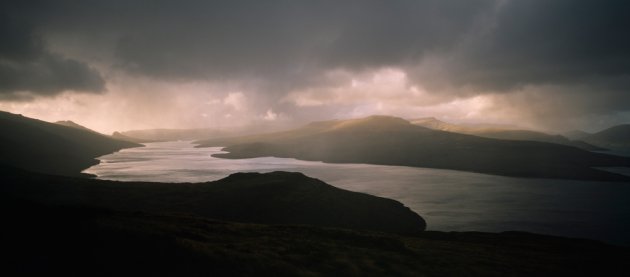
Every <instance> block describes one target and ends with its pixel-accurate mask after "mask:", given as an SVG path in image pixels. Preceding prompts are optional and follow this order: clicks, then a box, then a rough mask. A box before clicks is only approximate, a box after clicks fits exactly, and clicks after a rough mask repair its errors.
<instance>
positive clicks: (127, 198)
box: [0, 168, 630, 276]
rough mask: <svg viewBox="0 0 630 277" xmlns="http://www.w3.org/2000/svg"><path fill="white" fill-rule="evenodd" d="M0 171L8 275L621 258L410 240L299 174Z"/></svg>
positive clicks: (534, 270) (613, 268)
mask: <svg viewBox="0 0 630 277" xmlns="http://www.w3.org/2000/svg"><path fill="white" fill-rule="evenodd" d="M0 173H1V174H0V182H1V183H2V184H3V185H2V186H0V192H1V193H0V206H1V209H0V216H2V218H3V228H2V229H1V230H0V237H2V238H4V239H3V250H4V251H5V253H9V254H10V255H7V257H6V258H5V260H4V261H5V266H3V267H2V268H0V272H1V273H4V275H7V276H16V275H19V276H22V275H44V274H45V275H49V274H61V273H63V274H65V275H78V276H145V275H150V276H191V275H193V276H202V275H203V276H205V275H212V276H251V275H262V276H267V275H273V276H330V275H344V276H384V275H396V276H461V275H468V276H505V275H509V276H532V275H537V276H540V275H560V276H593V275H609V274H611V273H615V274H621V275H623V274H624V273H623V272H627V271H628V269H627V268H626V267H625V264H626V261H627V260H628V258H630V252H629V251H628V249H627V248H622V247H616V246H611V245H607V244H604V243H600V242H596V241H591V240H583V239H569V238H560V237H553V236H544V235H535V234H528V233H520V232H505V233H499V234H494V233H478V232H450V233H445V232H435V231H430V232H427V231H425V232H419V230H422V229H423V228H424V222H423V221H422V220H421V218H420V217H419V216H418V215H416V214H415V213H413V212H411V211H409V210H408V209H406V208H404V207H403V206H402V205H401V204H400V203H397V202H395V201H392V200H388V199H383V198H378V197H374V196H369V195H365V194H360V193H353V192H348V191H343V190H340V189H335V188H334V187H331V186H329V185H327V184H325V183H322V182H320V181H318V180H315V179H311V178H308V177H306V176H303V175H301V174H296V173H285V172H275V173H268V174H257V173H248V174H235V175H232V176H230V177H228V178H225V179H223V180H219V181H216V182H211V183H199V184H165V183H138V182H110V181H102V180H95V179H85V178H71V177H63V176H47V175H42V174H36V173H29V172H24V171H21V170H15V169H10V168H0ZM217 201H218V202H217ZM297 218H299V220H296V219H297ZM225 220H229V221H239V222H241V223H235V222H226V221H225ZM243 222H258V224H252V223H243ZM269 223H273V224H269ZM288 223H292V224H295V223H297V224H299V225H287V224H288ZM324 226H331V227H335V228H329V227H324ZM340 227H343V228H340ZM374 227H376V228H374ZM365 229H368V230H373V229H376V230H381V231H386V232H374V231H367V230H365ZM388 232H398V233H400V232H402V233H403V234H394V233H388ZM69 263H71V264H69Z"/></svg>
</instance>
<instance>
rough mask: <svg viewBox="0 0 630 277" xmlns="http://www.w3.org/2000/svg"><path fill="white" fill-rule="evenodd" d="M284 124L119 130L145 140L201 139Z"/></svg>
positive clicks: (126, 134) (250, 132) (277, 126)
mask: <svg viewBox="0 0 630 277" xmlns="http://www.w3.org/2000/svg"><path fill="white" fill-rule="evenodd" d="M281 127H282V126H280V125H278V124H274V123H270V122H255V123H252V124H249V125H247V126H231V127H228V128H217V129H215V128H196V129H195V128H193V129H144V130H129V131H124V132H118V133H119V134H121V135H123V136H128V137H132V138H137V139H141V140H143V141H176V140H201V139H208V138H216V137H225V136H242V135H247V134H254V133H257V132H263V131H267V132H269V131H270V130H279V128H281Z"/></svg>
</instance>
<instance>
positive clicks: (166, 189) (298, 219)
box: [0, 169, 426, 233]
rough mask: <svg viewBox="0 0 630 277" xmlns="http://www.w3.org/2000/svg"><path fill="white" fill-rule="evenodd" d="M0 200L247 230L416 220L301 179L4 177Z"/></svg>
mask: <svg viewBox="0 0 630 277" xmlns="http://www.w3.org/2000/svg"><path fill="white" fill-rule="evenodd" d="M0 180H2V183H3V184H4V185H3V186H2V187H1V190H2V192H3V194H5V195H13V196H14V197H15V198H19V199H28V200H30V201H35V202H38V203H47V204H54V205H72V206H90V207H98V208H107V209H114V210H122V211H148V212H159V213H174V212H175V213H187V214H196V215H199V216H204V217H208V218H215V219H221V220H229V221H239V222H254V223H285V224H286V223H291V224H309V225H318V226H330V227H342V228H351V229H367V230H378V231H387V232H398V233H413V232H418V231H422V230H424V229H425V226H426V223H425V222H424V220H423V219H422V217H420V216H418V215H417V214H416V213H414V212H413V211H411V210H410V209H409V208H407V207H405V206H403V205H402V204H400V203H399V202H397V201H394V200H390V199H386V198H381V197H376V196H371V195H368V194H363V193H357V192H350V191H346V190H342V189H339V188H336V187H334V186H331V185H328V184H326V183H324V182H322V181H320V180H317V179H313V178H309V177H307V176H304V175H303V174H301V173H288V172H272V173H266V174H259V173H236V174H232V175H230V176H229V177H226V178H224V179H221V180H219V181H215V182H208V183H197V184H190V183H188V184H171V183H148V182H114V181H103V180H90V179H87V180H86V179H82V178H69V177H62V176H46V175H39V174H31V173H27V172H19V171H15V170H10V169H5V170H4V174H3V176H2V177H0Z"/></svg>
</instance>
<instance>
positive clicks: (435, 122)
mask: <svg viewBox="0 0 630 277" xmlns="http://www.w3.org/2000/svg"><path fill="white" fill-rule="evenodd" d="M409 122H411V123H412V124H414V125H418V126H422V127H427V128H429V129H434V130H441V131H447V132H453V133H463V134H472V133H477V132H487V131H507V130H517V129H518V128H516V127H514V126H510V125H502V124H454V123H448V122H444V121H442V120H439V119H437V118H435V117H423V118H414V119H409Z"/></svg>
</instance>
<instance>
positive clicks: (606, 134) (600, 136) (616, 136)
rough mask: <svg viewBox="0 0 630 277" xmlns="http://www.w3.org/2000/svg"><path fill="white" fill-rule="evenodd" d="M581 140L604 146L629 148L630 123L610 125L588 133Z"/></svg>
mask: <svg viewBox="0 0 630 277" xmlns="http://www.w3.org/2000/svg"><path fill="white" fill-rule="evenodd" d="M583 140H584V141H586V142H588V143H591V144H595V145H598V146H601V147H605V148H611V149H630V124H623V125H617V126H614V127H610V128H608V129H606V130H603V131H600V132H597V133H594V134H592V135H588V136H586V137H584V138H583Z"/></svg>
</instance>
